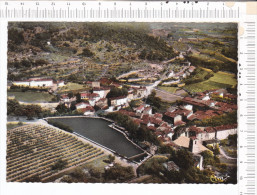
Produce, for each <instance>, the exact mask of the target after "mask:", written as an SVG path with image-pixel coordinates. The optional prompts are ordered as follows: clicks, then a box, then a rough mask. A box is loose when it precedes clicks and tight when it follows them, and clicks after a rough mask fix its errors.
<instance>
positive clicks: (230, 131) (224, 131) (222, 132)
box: [215, 124, 237, 140]
mask: <svg viewBox="0 0 257 195" xmlns="http://www.w3.org/2000/svg"><path fill="white" fill-rule="evenodd" d="M215 130H216V139H218V140H222V139H226V138H227V137H228V136H229V135H234V134H236V133H237V124H233V125H221V126H218V127H215Z"/></svg>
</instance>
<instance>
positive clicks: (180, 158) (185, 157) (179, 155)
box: [171, 149, 194, 170]
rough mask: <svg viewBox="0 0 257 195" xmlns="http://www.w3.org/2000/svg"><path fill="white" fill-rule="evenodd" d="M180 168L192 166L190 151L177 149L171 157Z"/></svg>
mask: <svg viewBox="0 0 257 195" xmlns="http://www.w3.org/2000/svg"><path fill="white" fill-rule="evenodd" d="M171 159H172V160H173V161H174V162H175V163H176V164H177V165H178V166H179V167H180V168H182V169H184V170H188V169H190V168H192V167H193V165H194V160H193V155H192V153H190V152H188V151H187V150H184V149H181V150H177V151H176V153H175V155H174V156H172V158H171Z"/></svg>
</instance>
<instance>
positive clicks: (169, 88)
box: [158, 86, 178, 93]
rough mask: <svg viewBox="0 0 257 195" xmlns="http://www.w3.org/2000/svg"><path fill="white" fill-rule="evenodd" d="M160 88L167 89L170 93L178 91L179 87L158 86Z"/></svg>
mask: <svg viewBox="0 0 257 195" xmlns="http://www.w3.org/2000/svg"><path fill="white" fill-rule="evenodd" d="M158 88H159V89H160V90H164V91H167V92H169V93H176V91H177V89H178V88H177V87H165V86H158Z"/></svg>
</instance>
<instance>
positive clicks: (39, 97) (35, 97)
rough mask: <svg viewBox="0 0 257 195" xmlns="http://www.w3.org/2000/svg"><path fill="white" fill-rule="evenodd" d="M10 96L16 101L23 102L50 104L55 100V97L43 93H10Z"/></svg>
mask: <svg viewBox="0 0 257 195" xmlns="http://www.w3.org/2000/svg"><path fill="white" fill-rule="evenodd" d="M7 95H8V96H13V95H14V96H15V99H16V100H18V101H21V102H30V103H33V102H50V101H51V100H52V99H53V97H54V96H53V95H50V94H49V93H43V92H30V91H26V92H8V93H7Z"/></svg>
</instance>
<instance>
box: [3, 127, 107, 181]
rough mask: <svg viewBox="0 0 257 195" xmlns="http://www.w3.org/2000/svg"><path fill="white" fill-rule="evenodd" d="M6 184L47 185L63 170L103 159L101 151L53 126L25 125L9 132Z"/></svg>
mask: <svg viewBox="0 0 257 195" xmlns="http://www.w3.org/2000/svg"><path fill="white" fill-rule="evenodd" d="M7 136H8V137H7V181H9V182H13V181H16V182H24V181H25V182H26V181H28V180H29V179H30V178H33V177H37V178H38V179H40V181H44V180H46V179H48V178H49V177H51V176H53V175H54V174H56V173H58V172H60V171H61V170H60V169H53V167H54V166H55V165H56V164H57V163H58V162H59V161H60V160H61V161H63V162H66V164H65V167H62V169H63V170H64V169H68V168H71V167H74V166H78V165H81V164H84V163H86V162H88V161H89V160H92V159H94V158H96V157H99V156H101V155H103V152H102V151H101V150H100V149H97V148H95V147H93V146H91V145H90V144H87V143H84V142H82V141H81V140H79V139H78V138H77V137H75V136H73V135H72V134H69V133H66V132H64V131H62V130H59V129H56V128H54V127H50V126H43V125H26V126H21V127H17V128H14V129H12V130H9V131H7Z"/></svg>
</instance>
